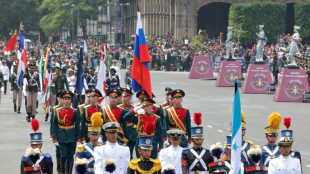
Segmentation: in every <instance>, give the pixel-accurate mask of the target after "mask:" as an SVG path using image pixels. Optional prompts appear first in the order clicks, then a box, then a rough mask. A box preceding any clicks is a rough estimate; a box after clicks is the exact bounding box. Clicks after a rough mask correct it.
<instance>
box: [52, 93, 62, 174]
mask: <svg viewBox="0 0 310 174" xmlns="http://www.w3.org/2000/svg"><path fill="white" fill-rule="evenodd" d="M62 92H64V91H61V92H58V93H57V97H58V101H59V102H58V105H56V106H54V107H53V108H52V113H51V118H50V138H53V119H54V118H55V116H56V115H55V114H56V109H57V108H61V107H62V103H63V99H62V97H61V93H62ZM55 147H56V149H55V150H56V163H57V167H56V169H57V173H61V171H60V149H59V146H55Z"/></svg>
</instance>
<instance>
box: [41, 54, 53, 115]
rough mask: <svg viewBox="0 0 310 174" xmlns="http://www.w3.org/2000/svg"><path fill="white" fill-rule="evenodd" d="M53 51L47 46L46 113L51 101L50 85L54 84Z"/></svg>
mask: <svg viewBox="0 0 310 174" xmlns="http://www.w3.org/2000/svg"><path fill="white" fill-rule="evenodd" d="M51 56H52V51H51V49H50V48H47V53H46V60H45V61H46V62H45V77H44V85H45V86H44V91H43V92H44V106H45V107H44V108H45V114H47V113H48V106H49V102H50V90H51V89H50V87H51V84H52V61H51V59H52V58H51Z"/></svg>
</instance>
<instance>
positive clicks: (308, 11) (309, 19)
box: [295, 3, 310, 41]
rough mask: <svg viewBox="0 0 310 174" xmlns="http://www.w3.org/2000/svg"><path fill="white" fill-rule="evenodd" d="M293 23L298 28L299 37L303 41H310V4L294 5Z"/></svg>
mask: <svg viewBox="0 0 310 174" xmlns="http://www.w3.org/2000/svg"><path fill="white" fill-rule="evenodd" d="M295 21H296V25H298V26H300V27H301V28H300V31H299V33H300V37H301V38H302V39H303V41H309V40H310V4H306V3H302V4H296V5H295Z"/></svg>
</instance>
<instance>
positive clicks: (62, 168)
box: [60, 160, 66, 174]
mask: <svg viewBox="0 0 310 174" xmlns="http://www.w3.org/2000/svg"><path fill="white" fill-rule="evenodd" d="M65 171H66V160H60V173H61V174H65Z"/></svg>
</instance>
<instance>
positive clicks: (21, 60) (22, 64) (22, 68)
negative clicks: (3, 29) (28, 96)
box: [17, 23, 27, 88]
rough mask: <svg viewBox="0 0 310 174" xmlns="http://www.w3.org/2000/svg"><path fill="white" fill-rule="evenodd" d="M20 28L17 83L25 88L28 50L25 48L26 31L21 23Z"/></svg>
mask: <svg viewBox="0 0 310 174" xmlns="http://www.w3.org/2000/svg"><path fill="white" fill-rule="evenodd" d="M20 28H21V30H20V39H19V48H18V53H17V59H18V67H17V84H18V86H19V87H20V88H23V76H24V74H25V72H26V67H27V51H26V49H25V42H24V37H25V34H26V32H25V31H24V29H23V25H22V23H21V27H20Z"/></svg>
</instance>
